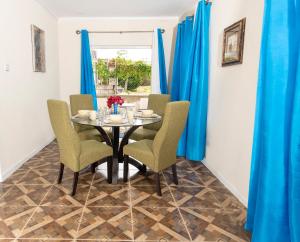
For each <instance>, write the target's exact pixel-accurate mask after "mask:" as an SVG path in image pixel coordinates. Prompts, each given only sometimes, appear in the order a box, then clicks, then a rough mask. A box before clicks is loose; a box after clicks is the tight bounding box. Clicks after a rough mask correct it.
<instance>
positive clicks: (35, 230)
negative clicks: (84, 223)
mask: <svg viewBox="0 0 300 242" xmlns="http://www.w3.org/2000/svg"><path fill="white" fill-rule="evenodd" d="M81 214H82V208H78V207H56V208H55V209H54V208H53V207H38V208H37V210H36V211H35V213H34V214H33V216H32V218H31V219H30V220H29V222H28V223H27V225H26V227H25V228H24V230H23V231H22V235H21V238H41V239H70V238H75V237H76V235H77V232H76V231H77V228H78V225H79V221H80V218H81Z"/></svg>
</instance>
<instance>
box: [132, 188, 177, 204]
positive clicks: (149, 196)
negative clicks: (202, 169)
mask: <svg viewBox="0 0 300 242" xmlns="http://www.w3.org/2000/svg"><path fill="white" fill-rule="evenodd" d="M161 192H162V196H158V195H157V194H156V190H155V187H154V186H132V187H131V189H130V194H131V202H132V206H137V207H172V206H174V199H173V197H172V195H171V193H170V190H169V188H168V187H167V186H162V187H161Z"/></svg>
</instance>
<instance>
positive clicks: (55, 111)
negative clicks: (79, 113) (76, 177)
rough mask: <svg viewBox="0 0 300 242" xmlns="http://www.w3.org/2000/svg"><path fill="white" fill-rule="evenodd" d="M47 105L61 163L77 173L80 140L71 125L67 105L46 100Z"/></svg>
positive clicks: (62, 102) (57, 101)
mask: <svg viewBox="0 0 300 242" xmlns="http://www.w3.org/2000/svg"><path fill="white" fill-rule="evenodd" d="M47 104H48V112H49V116H50V121H51V125H52V128H53V131H54V134H55V136H56V139H57V142H58V146H59V150H60V159H61V162H62V163H64V164H65V165H67V166H68V167H69V168H71V169H72V170H73V171H77V170H78V169H79V162H78V160H79V155H80V140H79V137H78V134H77V133H76V132H75V130H74V128H73V126H72V124H71V120H70V114H69V108H68V105H67V103H66V102H64V101H59V100H48V101H47Z"/></svg>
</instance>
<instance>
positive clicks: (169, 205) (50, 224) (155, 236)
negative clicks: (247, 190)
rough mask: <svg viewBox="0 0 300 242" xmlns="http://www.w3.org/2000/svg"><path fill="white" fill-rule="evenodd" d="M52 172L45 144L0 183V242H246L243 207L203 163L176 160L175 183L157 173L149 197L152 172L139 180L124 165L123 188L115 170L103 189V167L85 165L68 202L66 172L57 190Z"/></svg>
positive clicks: (54, 154) (54, 160)
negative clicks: (158, 178) (125, 179)
mask: <svg viewBox="0 0 300 242" xmlns="http://www.w3.org/2000/svg"><path fill="white" fill-rule="evenodd" d="M58 170H59V150H58V146H57V143H56V142H52V143H51V144H50V145H48V146H47V147H45V148H44V149H43V150H42V151H41V152H39V153H38V154H37V155H36V156H34V157H33V158H31V159H30V160H29V161H28V162H26V163H25V164H24V165H23V166H22V167H21V168H20V169H19V170H17V171H16V172H15V173H14V174H13V175H12V176H11V177H9V178H8V179H7V180H6V181H5V182H3V183H0V242H1V241H15V242H17V241H24V242H26V241H27V242H28V241H43V242H45V241H56V242H57V241H72V242H75V241H82V242H83V241H85V242H87V241H90V242H92V241H94V242H96V241H97V242H99V241H107V242H108V241H113V242H117V241H119V242H121V241H123V242H125V241H127V242H129V241H135V242H138V241H148V242H150V241H152V242H154V241H155V242H158V241H159V242H167V241H168V242H172V241H173V242H175V241H189V240H190V238H189V236H191V238H192V239H193V241H199V242H200V241H205V242H208V241H209V242H216V241H218V242H234V241H240V242H244V241H249V236H248V234H246V233H245V232H244V229H243V224H244V220H245V212H246V209H245V208H244V206H243V205H242V204H241V203H240V202H239V201H238V200H237V199H236V198H235V197H234V196H233V195H232V194H231V193H230V192H229V191H228V190H227V189H226V188H225V187H224V186H223V185H222V183H220V182H219V181H218V179H217V178H216V177H215V176H214V175H213V174H212V173H211V172H210V171H209V170H208V169H207V168H206V167H205V166H204V165H203V164H202V163H195V162H190V161H186V160H184V159H178V160H177V172H178V178H179V185H178V186H176V185H175V184H174V183H173V180H172V170H171V169H167V170H166V171H164V174H163V175H162V176H161V185H162V193H163V194H162V197H160V196H157V195H156V190H155V182H154V173H153V172H152V171H149V172H148V177H146V176H145V175H144V174H141V173H139V172H138V170H137V169H136V168H135V167H134V166H131V165H130V166H129V177H130V179H129V181H128V182H127V183H123V181H122V180H123V165H122V164H119V180H118V184H113V185H111V184H108V183H107V173H106V172H107V171H106V163H104V164H102V165H100V166H98V167H97V169H96V173H95V174H91V172H90V168H89V167H87V168H86V169H85V170H84V171H82V172H80V175H79V182H78V188H77V193H76V195H75V196H74V197H72V196H70V195H69V194H70V192H71V189H72V183H73V172H72V171H71V170H70V169H68V168H67V167H65V171H64V176H63V180H62V184H60V185H57V184H56V182H57V175H58ZM39 204H40V205H39ZM13 205H14V206H13ZM19 236H21V237H19ZM16 237H17V239H14V238H16Z"/></svg>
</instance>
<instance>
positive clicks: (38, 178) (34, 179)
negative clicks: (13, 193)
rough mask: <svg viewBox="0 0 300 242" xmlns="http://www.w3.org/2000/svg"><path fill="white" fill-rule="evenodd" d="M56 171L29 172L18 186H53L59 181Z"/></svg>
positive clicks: (19, 181)
mask: <svg viewBox="0 0 300 242" xmlns="http://www.w3.org/2000/svg"><path fill="white" fill-rule="evenodd" d="M57 175H58V173H57V171H56V170H29V172H28V173H26V175H25V176H24V177H22V178H21V179H20V180H18V182H16V184H32V185H35V184H37V185H40V184H46V185H48V184H53V183H54V182H55V181H56V180H57Z"/></svg>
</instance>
